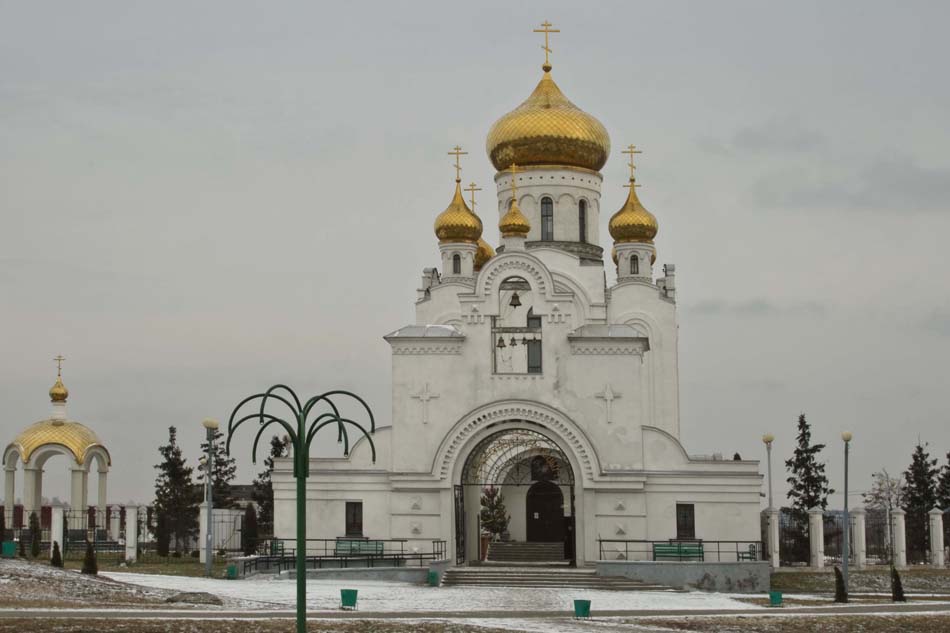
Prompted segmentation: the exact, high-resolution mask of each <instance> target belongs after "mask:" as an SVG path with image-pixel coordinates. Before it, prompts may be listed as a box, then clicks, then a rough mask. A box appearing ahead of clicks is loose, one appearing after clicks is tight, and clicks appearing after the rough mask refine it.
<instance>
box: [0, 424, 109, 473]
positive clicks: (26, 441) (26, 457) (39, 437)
mask: <svg viewBox="0 0 950 633" xmlns="http://www.w3.org/2000/svg"><path fill="white" fill-rule="evenodd" d="M47 444H58V445H60V446H63V447H65V448H66V449H67V450H69V452H70V453H72V455H73V457H74V458H75V459H76V463H77V464H82V463H84V462H85V460H86V453H87V452H88V451H89V449H91V448H93V447H96V446H98V447H101V448H102V449H103V450H105V447H104V446H103V445H102V442H100V441H99V438H98V437H97V436H96V434H95V433H93V432H92V429H90V428H89V427H86V426H84V425H82V424H80V423H79V422H65V421H63V420H41V421H39V422H36V423H35V424H31V425H30V426H28V427H26V429H24V430H23V432H22V433H20V434H19V435H17V437H16V439H15V440H13V442H11V443H10V446H8V447H7V448H8V449H9V448H10V447H14V448H16V449H17V451H18V452H19V454H20V460H21V461H22V462H23V463H28V462H29V461H30V456H31V455H32V454H33V453H34V452H35V451H36V450H37V449H38V448H40V447H42V446H46V445H47ZM108 454H109V451H107V450H106V455H108ZM110 463H111V459H110Z"/></svg>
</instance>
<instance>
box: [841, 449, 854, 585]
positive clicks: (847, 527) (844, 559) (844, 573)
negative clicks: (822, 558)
mask: <svg viewBox="0 0 950 633" xmlns="http://www.w3.org/2000/svg"><path fill="white" fill-rule="evenodd" d="M851 437H852V436H851V433H850V432H849V431H845V432H844V433H842V434H841V439H842V440H844V552H843V553H842V554H841V578H842V580H843V581H844V595H845V600H847V596H848V561H849V559H850V558H851V517H850V516H849V515H848V449H849V448H850V446H851Z"/></svg>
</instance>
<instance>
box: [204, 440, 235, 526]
mask: <svg viewBox="0 0 950 633" xmlns="http://www.w3.org/2000/svg"><path fill="white" fill-rule="evenodd" d="M224 445H225V440H224V434H223V433H222V432H221V431H220V430H216V431H215V432H214V441H213V442H212V445H211V458H212V459H211V461H212V464H213V466H212V471H211V494H212V496H213V503H214V507H215V508H233V507H234V497H232V496H231V482H232V481H234V475H235V473H236V472H237V462H235V460H234V458H233V457H230V456H229V455H228V454H227V452H225V450H224ZM207 454H208V441H207V440H205V441H204V442H202V443H201V455H202V456H206V455H207ZM206 470H207V466H206V465H205V463H204V462H203V461H202V462H199V463H198V483H200V484H201V485H202V486H204V483H205V471H206ZM203 489H204V488H202V490H203ZM202 495H204V493H202Z"/></svg>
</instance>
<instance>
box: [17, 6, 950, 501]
mask: <svg viewBox="0 0 950 633" xmlns="http://www.w3.org/2000/svg"><path fill="white" fill-rule="evenodd" d="M544 19H549V20H550V21H552V22H553V23H554V24H555V26H557V27H559V28H560V29H561V30H562V33H561V34H560V35H557V36H554V40H553V44H552V48H553V49H554V54H553V57H552V61H553V63H554V76H555V79H556V80H557V81H558V83H559V85H560V86H561V88H562V89H563V90H564V92H565V93H566V94H567V95H568V97H569V98H571V99H572V100H573V101H574V102H575V103H577V104H578V105H579V106H580V107H582V108H584V109H585V110H587V111H589V112H591V113H593V114H594V115H596V116H597V117H598V118H600V120H601V121H602V122H603V123H604V125H605V126H606V127H607V129H608V130H609V132H610V134H611V138H612V140H613V145H614V147H615V153H614V155H613V156H612V157H611V159H610V160H609V161H608V163H607V165H606V167H605V168H604V171H603V173H604V176H605V178H606V183H605V187H604V204H603V208H604V210H605V211H606V213H604V214H603V216H602V217H601V223H602V225H603V226H602V228H601V235H603V236H606V235H607V232H606V223H607V220H608V219H609V216H610V214H611V213H612V212H613V211H614V210H615V209H616V208H619V207H620V205H621V204H622V201H623V198H624V195H625V190H624V189H623V188H622V184H623V183H624V178H625V173H626V170H625V167H624V160H623V157H622V156H621V155H620V154H619V153H618V152H619V148H620V147H622V146H623V145H625V144H627V143H636V144H637V145H639V146H641V147H642V148H643V149H644V151H645V153H644V154H643V156H642V157H641V160H640V165H641V167H640V169H639V171H638V175H639V177H640V182H642V183H643V189H642V190H641V192H640V197H641V199H642V200H643V202H644V204H645V205H646V206H647V207H648V208H649V209H650V210H651V211H652V212H653V213H654V214H655V215H656V216H657V218H658V219H659V222H660V233H659V236H658V240H657V248H658V251H659V253H658V264H662V263H669V262H673V263H675V264H676V265H677V273H678V278H677V285H678V293H679V308H680V312H679V314H680V342H681V347H680V376H681V381H682V386H681V399H682V436H683V441H684V443H685V445H686V447H687V449H688V450H689V451H690V452H696V453H712V452H722V453H724V454H726V455H727V456H731V455H732V453H733V452H734V451H739V452H740V453H741V454H742V456H743V457H747V458H754V457H760V456H761V457H764V451H763V450H762V445H761V442H760V440H759V438H760V436H761V435H762V433H763V432H765V431H771V432H773V433H775V435H776V436H777V440H776V445H775V456H776V458H777V462H780V461H781V460H782V459H784V458H786V457H787V456H788V455H789V454H790V451H791V446H792V441H793V438H794V431H795V421H796V418H797V416H798V414H799V412H801V411H804V412H806V413H807V415H808V417H809V419H810V420H811V421H812V423H813V425H814V435H815V439H816V440H818V441H823V442H829V443H830V444H832V445H833V449H834V454H833V455H831V454H826V457H827V458H828V459H829V460H830V464H829V469H830V471H829V474H830V475H831V479H832V484H833V485H834V487H836V488H840V487H841V460H840V452H841V451H840V444H841V442H840V440H839V439H838V437H839V434H840V432H841V431H842V430H844V429H849V430H852V431H853V432H854V433H855V440H854V445H853V446H854V451H853V455H854V459H853V462H852V464H853V471H852V472H853V479H852V481H853V482H855V485H856V486H857V487H859V488H862V487H864V486H865V483H866V481H867V479H868V476H869V474H870V472H871V471H872V470H875V469H877V468H880V467H882V466H883V467H887V468H889V469H891V470H892V471H899V470H902V469H903V468H904V467H905V466H906V464H907V463H908V462H909V461H910V454H911V450H912V447H913V444H914V443H915V442H916V440H917V438H918V436H919V437H920V438H921V439H922V440H924V441H929V442H930V443H931V446H932V448H934V449H936V450H935V452H939V453H940V455H941V461H942V462H945V457H943V455H944V454H945V453H946V451H947V450H948V449H950V424H948V422H950V404H948V398H947V391H948V387H950V380H948V378H947V371H946V362H947V358H948V357H950V281H948V274H947V267H948V263H950V257H948V254H947V251H946V242H947V236H948V234H950V208H948V207H950V203H948V200H950V157H948V152H947V149H946V148H947V146H948V145H950V82H948V81H947V75H948V62H947V60H948V59H950V43H948V38H947V37H946V32H945V30H946V25H947V24H948V23H950V5H948V4H946V3H939V2H931V3H928V2H904V3H899V4H898V3H877V2H868V1H860V2H835V3H826V2H801V1H799V2H794V3H792V2H789V3H785V4H781V5H780V4H777V3H763V2H753V1H750V2H730V3H725V2H716V3H700V2H692V3H685V2H663V3H659V2H655V3H642V2H629V1H624V2H610V3H608V2H602V3H578V2H569V3H568V2H548V3H543V4H542V3H531V4H530V5H529V4H527V3H525V4H524V5H522V4H519V3H510V2H506V3H474V2H466V3H454V2H444V1H441V2H430V3H412V4H409V3H378V4H369V3H360V2H335V3H332V4H329V3H328V4H318V3H315V2H299V3H291V2H280V3H276V2H255V3H251V2H234V1H228V2H200V3H195V2H161V3H158V2H152V3H146V2H127V1H116V2H82V3H63V2H59V3H47V2H38V1H30V2H26V1H23V2H0V359H2V362H0V404H2V407H3V418H2V436H3V438H0V440H2V442H3V443H4V444H5V443H6V442H8V441H10V440H11V439H12V438H13V437H14V436H15V434H16V433H17V432H18V431H19V430H20V429H21V428H22V427H24V426H26V425H27V424H28V423H31V422H33V421H35V420H37V419H40V418H43V417H46V416H47V415H48V412H49V401H48V397H47V395H46V391H47V389H48V388H49V387H50V385H51V384H52V381H53V378H54V370H55V367H54V364H53V362H52V361H51V360H50V359H51V358H52V357H53V356H55V355H56V354H59V353H62V354H63V355H65V356H66V357H67V358H68V360H67V362H66V363H65V366H64V379H65V382H66V384H67V386H68V387H69V389H70V391H71V396H70V399H69V412H70V417H71V418H73V419H77V420H80V421H82V422H84V423H86V424H88V425H89V426H91V427H92V428H94V429H95V430H96V431H97V432H98V433H99V435H100V436H101V437H102V439H103V440H104V441H105V442H106V444H107V445H108V447H109V448H110V450H111V451H112V455H113V462H114V466H113V468H114V471H113V472H114V475H113V477H112V479H111V491H112V494H110V497H111V498H112V500H114V501H123V500H127V499H130V498H134V499H137V500H141V501H145V500H148V499H150V498H151V494H152V483H153V481H154V470H153V469H152V465H153V464H155V463H156V462H157V461H158V454H157V451H156V447H157V446H158V445H159V444H160V443H162V442H163V441H164V440H165V438H166V437H167V427H168V426H169V425H171V424H174V425H177V426H178V427H179V429H180V437H181V440H182V442H183V444H184V445H185V446H186V452H187V454H188V456H189V458H191V461H192V462H193V461H194V457H195V456H196V453H197V443H198V442H199V440H200V436H201V435H202V430H201V427H200V421H201V419H202V418H204V417H206V416H216V417H219V418H222V419H226V418H227V416H228V414H229V413H230V410H231V408H232V407H233V405H234V404H236V403H237V401H239V400H240V399H241V398H242V397H243V396H245V395H247V394H250V393H252V392H254V391H255V390H258V389H260V388H263V387H266V386H269V385H270V384H272V383H274V382H278V381H286V382H288V383H290V384H292V385H294V386H296V387H297V388H299V389H300V390H302V391H304V392H308V393H310V392H315V391H316V390H320V389H326V388H330V387H343V388H351V389H355V390H357V391H358V392H360V393H362V394H365V395H366V396H367V397H368V399H369V400H370V402H371V403H372V405H373V406H374V407H375V409H376V410H377V412H378V413H379V415H380V417H381V418H382V419H383V420H384V421H388V418H389V408H390V406H389V393H390V362H389V348H388V346H387V345H386V344H385V342H384V341H383V340H382V338H381V337H382V335H384V334H386V333H387V332H389V331H391V330H394V329H396V328H398V327H400V326H402V325H405V324H407V323H409V322H410V321H411V319H412V316H413V309H412V302H413V299H414V289H415V288H416V287H417V284H418V280H419V276H420V272H421V269H422V267H424V266H433V265H436V264H437V262H438V251H437V248H436V240H435V238H434V236H433V234H432V220H433V219H434V217H435V216H436V215H437V214H438V213H439V212H440V211H441V210H442V209H443V208H444V207H445V205H446V204H447V203H448V201H449V199H450V196H451V192H452V185H453V183H452V178H453V176H454V172H453V171H452V169H451V168H450V160H451V159H450V158H449V157H448V156H446V151H447V150H448V149H449V147H451V146H452V145H454V144H456V143H460V144H461V145H463V147H465V148H466V149H468V150H469V151H470V154H469V156H468V157H466V160H465V163H464V167H465V171H464V174H463V178H465V179H466V182H468V181H469V180H475V181H476V182H477V183H479V184H480V185H481V186H482V187H483V188H484V191H483V192H482V196H483V200H484V202H485V204H484V206H483V207H482V208H483V209H487V208H489V207H490V206H492V205H491V204H490V203H488V201H487V199H485V196H487V195H488V194H489V193H490V191H491V186H490V185H491V178H492V176H493V170H492V168H491V165H490V163H489V161H488V159H487V157H486V156H485V152H484V140H485V135H486V132H487V130H488V128H489V126H490V125H491V123H492V122H493V121H494V120H495V119H496V118H498V117H499V116H500V115H502V114H503V113H505V112H507V111H508V110H510V109H512V108H513V107H514V106H516V105H517V104H518V103H520V102H521V101H522V100H523V99H524V98H525V97H526V96H527V95H528V94H529V93H530V91H531V90H532V88H533V87H534V85H535V83H536V82H537V80H538V78H539V75H540V69H539V66H540V64H541V62H542V59H543V57H542V53H541V51H540V48H539V45H540V40H539V36H537V35H535V34H533V33H532V32H531V29H532V28H535V26H536V25H537V24H538V23H540V22H541V21H542V20H544ZM484 219H485V220H486V222H485V224H486V227H487V228H486V237H487V238H488V240H489V241H490V242H492V243H497V229H496V228H495V224H496V221H497V218H494V217H488V216H485V217H484ZM605 246H607V247H608V250H609V244H605ZM608 274H609V275H610V276H612V273H608ZM250 439H251V436H250V435H249V436H248V437H247V445H248V448H247V449H245V450H241V451H240V452H239V462H240V464H241V469H240V474H241V478H242V480H245V481H246V480H249V479H250V478H251V476H252V474H253V473H254V472H256V470H257V469H258V468H257V467H253V468H252V467H251V466H250V465H249V450H250V449H249V444H250ZM60 461H61V460H60ZM64 470H65V465H64V464H59V463H58V462H50V466H49V472H50V476H48V477H47V481H48V483H47V485H46V486H45V489H44V492H46V493H47V494H59V495H62V494H63V492H64V491H65V490H66V484H65V473H64ZM763 470H764V468H763ZM775 473H776V475H777V476H778V477H777V479H779V480H781V479H783V478H784V476H783V474H782V472H781V469H780V468H779V467H778V466H776V469H775ZM18 488H19V484H18ZM93 490H94V487H93ZM839 502H840V497H839V498H838V499H837V500H836V503H839Z"/></svg>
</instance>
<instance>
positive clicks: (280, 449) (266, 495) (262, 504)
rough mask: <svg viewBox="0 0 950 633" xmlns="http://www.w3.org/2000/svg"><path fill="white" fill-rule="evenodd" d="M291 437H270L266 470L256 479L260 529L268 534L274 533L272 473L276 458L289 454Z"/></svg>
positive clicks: (255, 486) (255, 496)
mask: <svg viewBox="0 0 950 633" xmlns="http://www.w3.org/2000/svg"><path fill="white" fill-rule="evenodd" d="M288 443H289V438H287V437H284V438H279V437H277V436H276V435H275V436H273V437H271V438H270V454H269V455H268V456H267V458H266V459H265V460H264V470H263V471H261V474H259V475H258V476H257V479H255V480H254V493H253V496H254V502H255V503H256V504H257V508H258V510H257V525H258V530H259V531H260V532H261V533H262V534H264V535H267V536H272V535H273V534H274V486H273V484H272V482H271V475H272V473H273V472H274V459H275V458H277V457H286V456H287V445H288Z"/></svg>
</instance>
